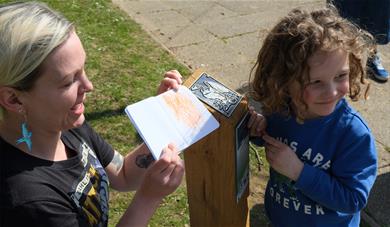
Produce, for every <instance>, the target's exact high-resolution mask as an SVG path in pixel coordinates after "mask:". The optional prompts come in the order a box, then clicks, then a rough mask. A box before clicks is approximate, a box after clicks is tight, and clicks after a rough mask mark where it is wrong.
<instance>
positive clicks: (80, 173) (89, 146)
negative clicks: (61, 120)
mask: <svg viewBox="0 0 390 227" xmlns="http://www.w3.org/2000/svg"><path fill="white" fill-rule="evenodd" d="M61 139H62V141H63V142H64V143H65V145H66V146H68V147H69V148H71V149H72V150H74V151H76V152H77V155H75V156H73V157H71V158H69V159H67V160H64V161H58V162H53V161H48V160H43V159H39V158H36V157H34V156H31V155H28V154H26V153H24V152H22V151H20V150H18V149H17V148H16V147H14V146H12V145H10V144H8V143H7V142H5V141H4V140H3V139H2V138H1V137H0V226H2V227H3V226H4V227H6V226H72V227H75V226H107V219H108V199H109V194H108V184H109V181H108V177H107V174H106V172H105V171H104V167H106V166H107V165H108V164H109V163H110V162H111V160H112V158H113V155H114V151H113V149H112V147H111V146H110V145H109V144H108V143H106V142H105V141H104V140H103V139H102V138H101V137H100V136H99V135H98V134H97V133H96V132H95V131H94V130H93V129H92V128H91V127H90V126H89V125H88V124H86V123H84V124H83V125H82V126H81V127H80V128H77V129H72V130H69V131H65V132H63V133H62V136H61Z"/></svg>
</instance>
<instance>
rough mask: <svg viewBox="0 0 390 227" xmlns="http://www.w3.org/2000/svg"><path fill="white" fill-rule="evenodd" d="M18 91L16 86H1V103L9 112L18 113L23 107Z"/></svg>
mask: <svg viewBox="0 0 390 227" xmlns="http://www.w3.org/2000/svg"><path fill="white" fill-rule="evenodd" d="M18 93H19V92H18V91H17V90H16V89H14V88H11V87H5V86H4V87H0V105H1V106H2V107H3V108H5V109H6V110H7V111H9V112H15V113H18V112H19V111H20V109H21V107H22V103H21V102H20V100H19V98H18Z"/></svg>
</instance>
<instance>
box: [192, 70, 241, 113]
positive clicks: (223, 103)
mask: <svg viewBox="0 0 390 227" xmlns="http://www.w3.org/2000/svg"><path fill="white" fill-rule="evenodd" d="M190 90H191V91H192V93H194V94H195V95H196V96H197V97H198V98H199V99H200V100H202V101H203V102H205V103H207V104H208V105H210V106H211V107H212V108H214V109H215V110H217V111H218V112H220V113H221V114H223V115H224V116H226V117H230V116H231V115H232V113H233V111H234V110H235V109H236V107H237V105H238V104H239V103H240V101H241V99H242V96H241V95H239V94H238V93H237V92H235V91H233V90H231V89H229V88H227V87H226V86H225V85H223V84H222V83H220V82H218V81H217V80H215V79H214V78H212V77H211V76H209V75H208V74H207V73H202V75H201V76H200V77H199V78H198V79H197V80H196V81H195V83H194V84H193V85H192V86H191V87H190Z"/></svg>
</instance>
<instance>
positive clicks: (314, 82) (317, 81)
mask: <svg viewBox="0 0 390 227" xmlns="http://www.w3.org/2000/svg"><path fill="white" fill-rule="evenodd" d="M319 83H321V81H320V80H313V81H310V83H309V84H319Z"/></svg>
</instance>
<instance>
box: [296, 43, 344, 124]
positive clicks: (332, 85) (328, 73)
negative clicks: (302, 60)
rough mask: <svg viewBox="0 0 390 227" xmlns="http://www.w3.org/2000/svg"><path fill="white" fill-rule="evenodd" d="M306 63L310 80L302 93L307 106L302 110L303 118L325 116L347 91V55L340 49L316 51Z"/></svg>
mask: <svg viewBox="0 0 390 227" xmlns="http://www.w3.org/2000/svg"><path fill="white" fill-rule="evenodd" d="M307 63H308V66H309V75H310V80H309V82H308V83H307V85H306V86H305V88H304V91H303V100H304V102H305V103H306V104H307V106H308V109H306V110H302V111H303V113H304V118H305V119H312V118H317V117H323V116H327V115H329V114H331V113H332V112H333V111H334V109H335V106H336V104H337V103H338V101H339V100H340V99H341V98H343V97H344V95H346V94H347V92H348V91H349V60H348V54H347V52H346V51H344V50H341V49H338V50H334V51H330V52H325V51H317V52H315V53H314V54H313V55H312V56H311V57H310V58H309V59H308V62H307ZM302 108H304V107H302Z"/></svg>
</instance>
